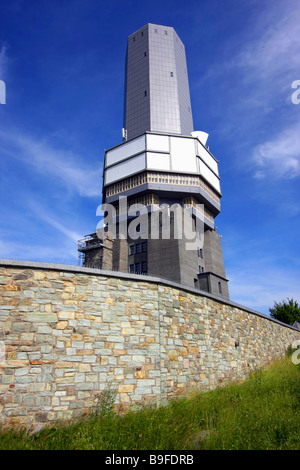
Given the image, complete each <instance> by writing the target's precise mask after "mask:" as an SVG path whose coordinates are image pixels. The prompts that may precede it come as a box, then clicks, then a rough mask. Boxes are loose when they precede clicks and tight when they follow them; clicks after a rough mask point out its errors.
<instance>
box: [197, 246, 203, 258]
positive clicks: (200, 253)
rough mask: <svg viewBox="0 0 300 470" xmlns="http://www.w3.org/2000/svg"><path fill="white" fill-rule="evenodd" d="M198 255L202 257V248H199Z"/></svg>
mask: <svg viewBox="0 0 300 470" xmlns="http://www.w3.org/2000/svg"><path fill="white" fill-rule="evenodd" d="M198 256H199V258H203V248H199V252H198Z"/></svg>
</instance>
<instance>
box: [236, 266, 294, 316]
mask: <svg viewBox="0 0 300 470" xmlns="http://www.w3.org/2000/svg"><path fill="white" fill-rule="evenodd" d="M229 293H230V298H231V300H232V301H233V302H237V303H238V304H240V305H243V306H245V307H248V308H252V309H253V310H257V311H258V312H260V313H264V314H269V308H271V307H273V305H274V302H275V301H276V302H280V301H282V300H284V299H287V298H293V299H294V300H298V301H299V300H300V299H299V271H297V270H295V272H293V271H289V270H284V276H282V275H279V274H278V267H276V268H272V267H271V266H270V265H269V266H263V267H262V265H261V266H259V263H258V265H257V266H256V267H255V268H253V267H249V268H243V269H232V272H231V273H230V282H229Z"/></svg>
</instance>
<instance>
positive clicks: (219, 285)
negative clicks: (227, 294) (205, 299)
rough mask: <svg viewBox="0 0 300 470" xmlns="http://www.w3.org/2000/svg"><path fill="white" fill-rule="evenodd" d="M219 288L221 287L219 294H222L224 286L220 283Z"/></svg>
mask: <svg viewBox="0 0 300 470" xmlns="http://www.w3.org/2000/svg"><path fill="white" fill-rule="evenodd" d="M218 287H219V294H222V284H221V282H218Z"/></svg>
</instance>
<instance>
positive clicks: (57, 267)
mask: <svg viewBox="0 0 300 470" xmlns="http://www.w3.org/2000/svg"><path fill="white" fill-rule="evenodd" d="M0 267H16V268H31V269H45V270H52V271H65V272H70V273H77V274H91V275H94V276H97V275H98V276H105V277H112V278H118V279H125V280H129V281H141V282H149V283H154V284H162V285H166V286H169V287H173V288H175V289H179V290H184V291H187V292H190V293H192V294H196V295H198V296H201V297H207V298H209V299H212V300H215V301H216V302H219V303H223V304H226V305H229V306H231V307H235V308H238V309H241V310H244V311H246V312H248V313H251V314H253V315H256V316H259V317H262V318H265V319H266V320H269V321H272V322H274V323H277V324H279V325H281V326H283V327H285V328H290V329H291V330H294V331H299V329H298V328H296V327H294V326H292V325H288V324H287V323H283V322H281V321H279V320H276V319H275V318H272V317H271V316H268V315H265V314H264V313H260V312H258V311H256V310H253V309H251V308H249V307H245V306H243V305H240V304H238V303H236V302H232V301H231V300H228V299H225V298H223V297H220V296H218V295H215V294H210V293H208V292H205V291H202V290H200V289H195V288H193V287H190V286H187V285H184V284H180V283H177V282H173V281H171V280H169V279H164V278H161V277H156V276H149V275H147V274H132V273H124V272H121V271H108V270H104V269H96V268H85V267H83V266H75V265H67V264H55V263H44V262H36V261H19V260H9V259H0Z"/></svg>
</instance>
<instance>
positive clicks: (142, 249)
mask: <svg viewBox="0 0 300 470" xmlns="http://www.w3.org/2000/svg"><path fill="white" fill-rule="evenodd" d="M146 252H147V242H142V243H136V244H135V245H130V246H129V254H130V255H137V254H139V253H146Z"/></svg>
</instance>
